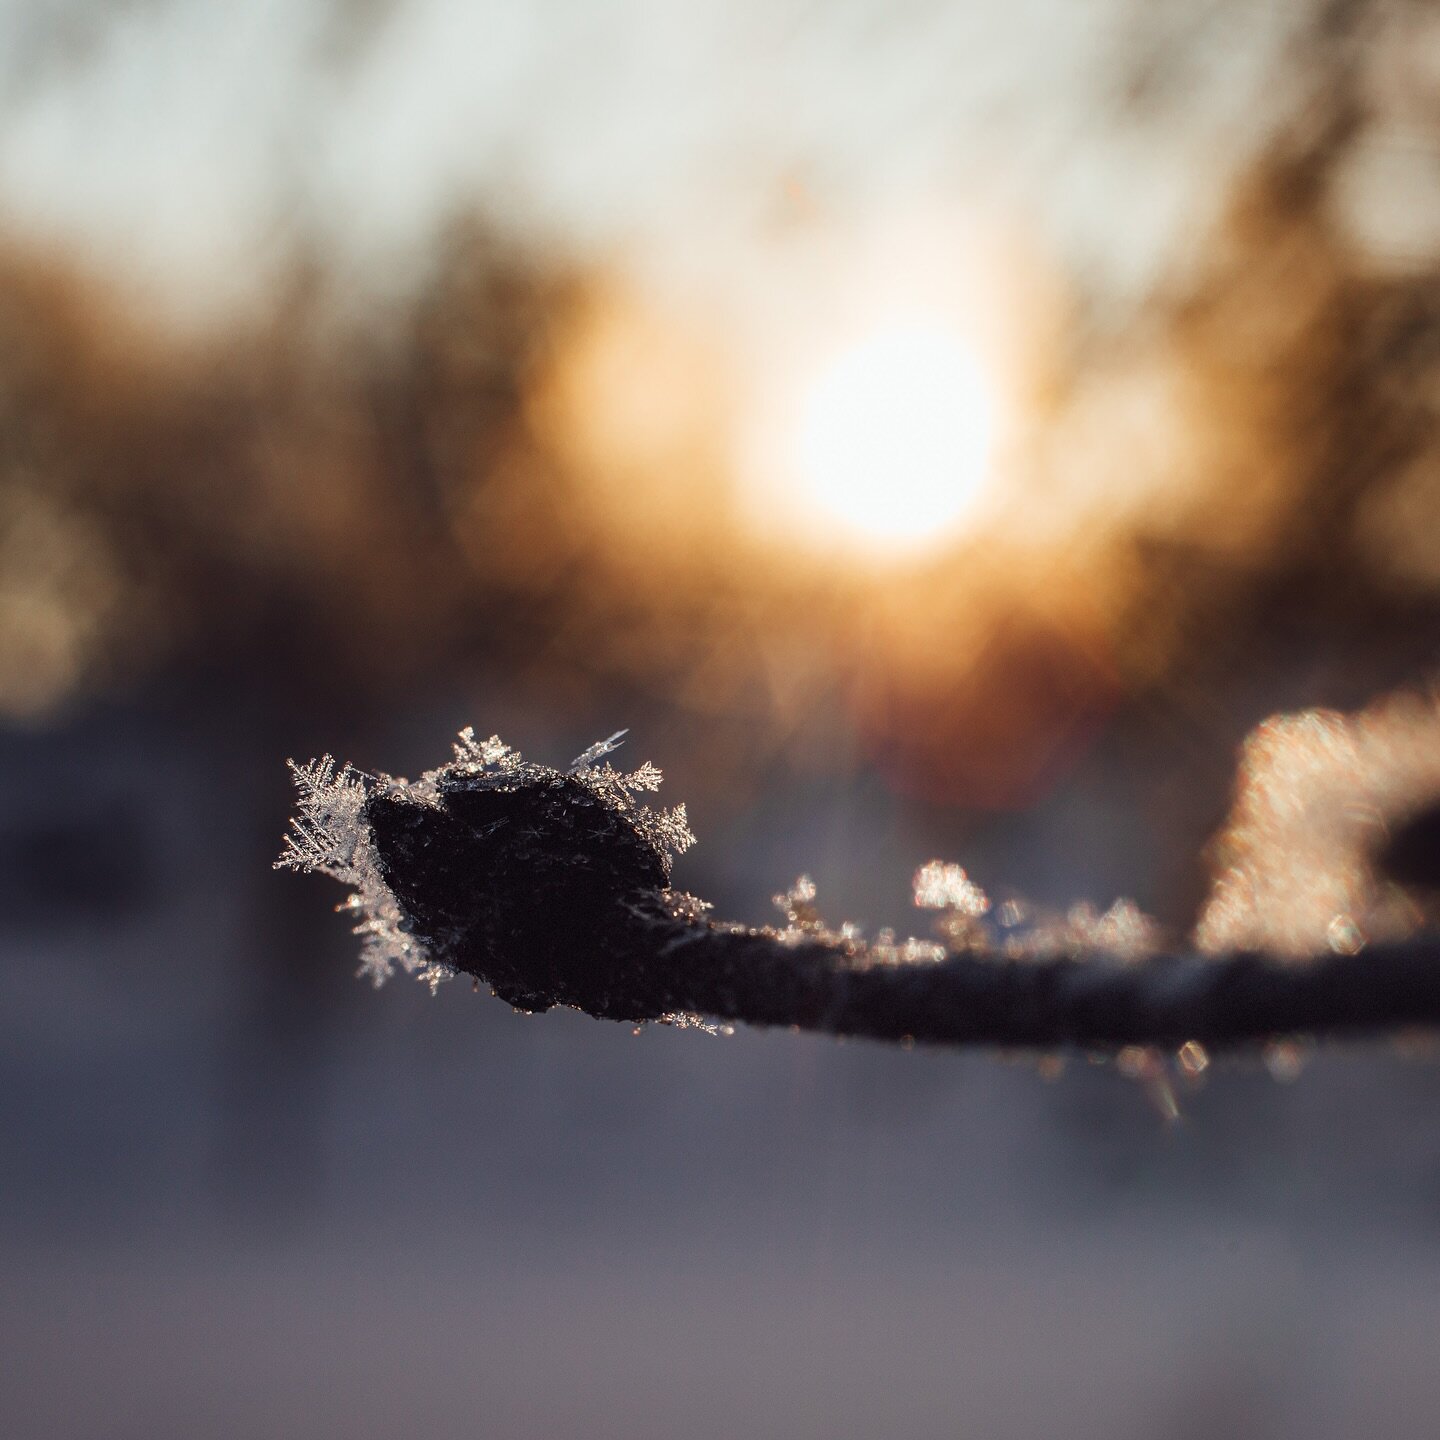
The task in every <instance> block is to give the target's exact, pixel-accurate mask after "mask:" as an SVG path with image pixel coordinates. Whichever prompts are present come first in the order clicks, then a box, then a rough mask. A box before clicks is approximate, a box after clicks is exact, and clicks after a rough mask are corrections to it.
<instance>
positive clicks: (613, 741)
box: [568, 730, 659, 775]
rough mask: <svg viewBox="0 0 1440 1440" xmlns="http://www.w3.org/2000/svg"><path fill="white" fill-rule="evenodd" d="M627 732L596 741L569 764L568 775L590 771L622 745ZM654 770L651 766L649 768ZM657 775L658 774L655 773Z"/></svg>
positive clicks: (622, 731) (617, 732) (623, 731)
mask: <svg viewBox="0 0 1440 1440" xmlns="http://www.w3.org/2000/svg"><path fill="white" fill-rule="evenodd" d="M629 733H630V732H629V731H628V730H617V731H616V732H615V733H614V734H613V735H610V736H607V737H606V738H605V739H604V740H597V741H596V742H595V743H594V744H593V745H592V746H591V747H590V748H589V749H588V750H582V751H581V752H580V754H578V755H577V756H576V757H575V758H574V759H573V760H572V761H571V762H570V767H569V771H568V773H569V774H571V775H579V774H580V773H581V772H582V771H585V770H589V769H591V768H592V767H593V766H594V764H595V762H596V761H597V760H603V759H604V758H605V757H606V756H607V755H611V754H613V753H614V752H615V751H616V750H618V749H619V748H620V747H621V746H622V745H623V744H624V743H625V737H626V736H627V735H628V734H629ZM651 768H652V769H653V768H654V767H653V766H652V767H651ZM656 774H657V775H658V774H659V772H658V771H656Z"/></svg>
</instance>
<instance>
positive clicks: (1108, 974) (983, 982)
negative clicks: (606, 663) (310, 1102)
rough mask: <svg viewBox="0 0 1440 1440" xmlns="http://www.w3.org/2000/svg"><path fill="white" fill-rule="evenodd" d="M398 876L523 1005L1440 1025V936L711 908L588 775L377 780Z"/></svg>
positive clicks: (861, 1015) (1007, 1041) (1046, 1022)
mask: <svg viewBox="0 0 1440 1440" xmlns="http://www.w3.org/2000/svg"><path fill="white" fill-rule="evenodd" d="M364 818H365V820H366V821H368V824H369V828H370V835H371V841H372V843H373V845H374V847H375V852H376V855H377V858H378V864H379V868H380V871H381V873H382V875H383V876H384V879H385V881H386V882H387V883H388V885H389V886H390V888H391V890H392V891H393V892H394V894H395V896H396V898H397V899H398V901H399V903H400V906H401V907H402V909H403V910H404V912H405V914H406V915H407V916H408V917H409V919H410V922H411V924H412V925H413V930H414V934H415V936H416V938H417V940H419V941H420V942H421V943H423V944H424V945H425V946H426V947H427V948H428V950H429V952H430V954H431V956H432V957H433V958H434V959H435V960H438V961H441V962H444V963H445V964H448V965H450V966H453V967H454V968H455V969H457V970H462V971H465V972H467V973H469V974H471V975H473V976H475V977H476V978H477V979H479V980H481V981H483V982H485V983H486V984H488V985H490V986H491V987H493V989H494V991H495V993H496V994H497V995H499V996H500V997H501V998H503V999H505V1000H507V1001H509V1002H510V1003H511V1004H512V1005H514V1006H516V1007H518V1008H521V1009H525V1010H545V1009H549V1008H550V1007H552V1006H556V1005H565V1006H573V1007H574V1008H576V1009H579V1010H583V1011H585V1012H586V1013H588V1014H590V1015H594V1016H597V1017H601V1018H604V1019H611V1020H624V1021H631V1022H635V1021H643V1020H655V1019H661V1018H665V1017H668V1016H673V1015H675V1014H684V1013H698V1014H701V1015H706V1016H710V1017H713V1018H716V1019H721V1020H733V1021H744V1022H746V1023H749V1024H752V1025H783V1026H796V1027H800V1028H802V1029H807V1030H820V1031H826V1032H830V1033H834V1034H840V1035H856V1036H869V1037H873V1038H876V1039H881V1040H900V1039H906V1038H913V1039H914V1040H916V1041H919V1042H925V1043H935V1044H983V1045H995V1046H1014V1047H1053V1046H1065V1045H1075V1046H1093V1047H1113V1046H1123V1045H1150V1044H1154V1045H1171V1044H1180V1043H1182V1042H1184V1041H1186V1040H1198V1041H1200V1042H1202V1043H1204V1044H1206V1045H1208V1046H1222V1047H1223V1046H1233V1045H1239V1044H1245V1043H1247V1042H1257V1041H1262V1040H1264V1039H1266V1038H1268V1037H1271V1036H1275V1035H1286V1034H1299V1033H1306V1034H1314V1035H1345V1034H1365V1033H1369V1034H1375V1033H1382V1032H1387V1031H1395V1030H1398V1029H1402V1028H1410V1027H1422V1026H1434V1025H1437V1024H1440V939H1437V938H1436V937H1433V936H1430V937H1423V938H1418V939H1414V940H1410V941H1407V942H1404V943H1401V944H1392V945H1374V946H1371V947H1370V948H1368V949H1365V950H1363V951H1361V952H1360V953H1358V954H1354V955H1341V954H1324V955H1321V956H1317V957H1315V958H1314V959H1313V960H1310V961H1308V962H1305V963H1278V962H1276V961H1274V960H1271V959H1267V958H1265V957H1262V956H1259V955H1251V954H1237V955H1232V956H1228V957H1223V958H1214V957H1201V956H1161V957H1156V958H1152V959H1148V960H1142V961H1135V962H1121V961H1119V960H1116V959H1112V958H1106V957H1094V956H1080V955H1071V956H1064V957H1061V958H1055V959H1045V960H1012V959H1003V958H994V957H990V956H984V955H974V954H969V953H963V954H949V955H948V956H947V957H946V958H944V959H942V960H939V961H936V962H926V961H920V962H912V963H903V964H893V963H877V962H876V960H875V958H874V952H872V951H870V950H867V949H866V948H865V947H864V946H863V945H858V944H854V943H850V942H844V941H840V940H831V939H816V938H814V937H807V936H805V935H804V934H800V933H793V932H792V933H790V934H781V933H777V932H775V931H766V930H751V929H745V928H742V927H738V926H731V925H726V924H722V923H717V922H714V921H711V920H709V919H707V918H706V917H705V915H704V913H703V907H701V906H699V905H698V904H697V902H694V901H693V899H692V898H691V897H688V896H681V895H677V894H676V893H675V892H673V891H671V890H670V889H669V888H668V881H669V860H668V856H667V855H666V854H665V853H664V851H663V850H662V849H661V848H660V847H658V846H657V845H656V844H655V842H654V840H653V839H652V838H651V837H650V836H649V835H647V834H646V833H645V831H644V829H643V827H641V826H638V825H637V824H636V823H635V821H634V817H633V812H630V811H627V810H626V809H625V808H623V807H619V806H616V805H615V804H613V803H611V801H610V800H609V799H607V798H606V796H605V795H604V793H602V792H597V790H596V789H595V788H594V787H593V786H591V785H588V784H586V783H585V781H584V779H583V777H578V778H577V777H576V776H574V775H565V774H561V773H560V772H558V771H554V770H549V769H546V768H544V767H540V766H525V767H524V769H523V771H521V772H516V773H513V774H510V775H497V774H494V773H490V772H477V771H474V770H472V771H470V772H469V773H466V772H464V771H463V770H462V769H460V768H459V767H456V768H453V769H452V770H450V771H449V772H442V774H441V779H440V783H439V785H438V787H437V788H436V790H435V792H434V793H433V794H431V795H428V796H427V797H426V799H425V802H424V803H420V802H419V801H417V799H416V798H415V796H414V794H413V793H412V791H411V790H410V789H409V788H407V787H403V786H390V787H380V788H377V789H376V790H375V791H374V792H373V793H372V794H371V795H370V796H369V797H368V799H367V800H366V803H365V811H364Z"/></svg>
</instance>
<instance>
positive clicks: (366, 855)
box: [275, 755, 450, 990]
mask: <svg viewBox="0 0 1440 1440" xmlns="http://www.w3.org/2000/svg"><path fill="white" fill-rule="evenodd" d="M288 763H289V766H290V774H291V775H292V776H293V777H294V780H295V788H296V790H297V791H298V792H299V800H298V810H297V813H296V815H295V816H294V818H293V819H292V820H291V821H290V832H289V834H287V835H286V836H285V848H284V850H283V851H282V852H281V855H280V858H279V859H278V860H277V861H276V862H275V868H276V869H277V870H301V871H311V870H318V871H320V873H321V874H322V875H330V876H332V877H333V878H334V879H336V880H339V881H341V882H342V883H343V884H346V885H350V886H352V887H353V890H352V892H351V894H350V895H349V896H348V897H347V898H346V899H345V900H344V902H343V903H341V904H340V905H338V906H337V907H336V908H337V909H338V910H341V911H343V912H346V913H348V914H350V915H352V916H354V917H355V926H354V931H355V934H357V935H359V936H361V937H362V940H361V945H360V972H359V973H360V974H362V975H368V976H369V977H370V979H371V981H372V982H373V983H374V984H376V985H383V984H384V983H385V981H386V980H388V979H389V978H390V976H391V975H392V974H393V973H394V970H395V966H396V965H399V966H400V967H401V968H402V969H403V970H405V971H406V972H407V973H409V974H414V973H415V972H416V971H420V972H421V978H422V979H424V980H427V981H428V982H429V984H430V987H431V989H432V990H433V989H434V988H435V987H436V986H437V985H438V984H439V983H440V981H441V980H443V979H446V978H448V976H449V974H450V971H449V969H448V967H446V966H443V965H439V964H436V963H434V962H432V961H431V959H430V957H429V956H428V955H427V954H426V953H425V949H424V947H423V946H421V945H420V944H419V943H418V942H416V941H415V940H414V939H413V938H412V937H411V935H410V933H409V930H410V922H409V921H408V920H407V919H406V917H405V914H404V912H403V911H402V910H401V909H400V905H399V903H398V902H397V901H396V899H395V896H394V895H393V894H392V893H391V891H390V887H389V886H388V885H387V884H386V883H385V881H384V879H383V878H382V877H381V874H380V866H379V861H378V859H377V857H376V854H375V846H374V844H373V843H372V841H371V838H370V826H369V825H368V824H367V823H366V820H365V800H366V797H367V796H368V795H369V793H370V789H369V787H370V785H371V784H382V783H386V782H384V781H370V780H369V779H368V777H366V776H363V775H361V774H360V772H359V771H357V770H355V769H354V768H353V767H352V766H350V765H345V766H342V767H341V769H339V770H338V771H337V770H336V768H335V759H334V757H333V756H331V755H323V756H321V758H320V759H319V760H311V761H310V762H309V763H308V764H306V765H300V764H297V763H296V762H295V761H294V760H291V761H289V762H288ZM390 783H395V784H403V782H399V781H396V782H390ZM407 788H413V787H407Z"/></svg>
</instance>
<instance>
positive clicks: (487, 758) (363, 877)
mask: <svg viewBox="0 0 1440 1440" xmlns="http://www.w3.org/2000/svg"><path fill="white" fill-rule="evenodd" d="M625 734H626V732H625V731H624V730H620V731H617V732H616V733H615V734H614V735H611V736H610V737H609V738H608V739H605V740H601V741H598V742H597V743H596V744H594V745H592V746H590V748H589V749H588V750H586V751H585V752H584V753H583V754H582V755H579V756H577V757H576V759H575V760H574V761H573V762H572V763H571V765H570V767H569V769H568V771H567V772H566V773H567V774H569V775H570V776H571V777H572V778H573V779H575V780H577V781H579V782H580V783H581V784H582V785H584V786H585V787H586V788H587V789H589V790H590V791H592V792H593V793H594V794H596V795H598V796H599V797H600V798H601V799H603V800H604V801H605V803H606V804H608V805H609V806H611V808H612V809H614V810H616V811H618V812H619V813H620V814H622V815H623V816H624V817H625V818H626V820H628V821H629V823H630V824H631V825H632V826H633V827H634V829H635V830H636V831H637V832H638V833H639V834H640V835H641V836H643V837H644V839H645V840H646V841H648V842H649V844H650V845H651V846H652V847H653V848H654V849H655V850H656V852H657V853H659V854H660V855H662V856H665V857H666V858H667V860H668V858H669V857H670V856H672V855H679V854H681V853H683V852H684V851H685V850H688V849H689V848H690V846H691V845H693V844H694V843H695V836H694V835H693V834H692V833H691V830H690V826H689V822H688V820H687V817H686V814H685V807H684V805H677V806H675V807H674V808H673V809H668V810H654V809H651V808H650V807H649V806H648V805H645V804H642V803H641V802H640V801H638V800H637V799H636V798H635V797H636V795H637V794H646V793H652V792H654V791H655V790H658V789H659V788H660V782H661V780H662V778H663V777H662V776H661V773H660V771H659V769H658V768H657V767H656V766H654V765H652V764H651V763H650V762H649V761H648V760H647V761H646V762H645V763H644V764H643V765H641V766H640V768H639V769H638V770H635V771H633V772H632V773H630V774H624V773H622V772H620V771H618V770H616V769H615V768H614V766H612V765H610V764H609V763H608V762H606V763H603V764H602V763H599V762H601V761H604V759H605V756H607V755H609V754H611V753H613V752H614V751H615V750H616V749H618V748H619V745H620V743H621V740H622V738H623V737H624V735H625ZM289 766H290V773H291V775H292V777H293V779H294V781H295V788H296V791H297V803H296V813H295V816H294V818H293V819H292V820H291V821H290V830H289V833H288V834H287V835H286V836H285V843H284V850H283V852H282V853H281V855H280V858H279V859H278V860H277V861H276V862H275V867H276V869H285V870H300V871H319V872H320V873H321V874H324V875H330V876H332V877H333V878H334V879H336V880H339V881H341V882H342V883H343V884H345V885H348V886H350V887H351V893H350V895H349V896H348V897H347V898H346V900H345V901H344V902H343V903H342V904H341V905H339V906H338V907H337V909H339V910H340V911H342V912H344V913H346V914H348V915H350V916H351V917H352V918H353V920H354V932H355V934H357V935H359V936H360V937H361V948H360V973H361V974H362V975H366V976H368V977H369V978H370V979H371V980H372V981H373V982H374V983H375V984H376V985H382V984H383V983H384V982H385V981H386V980H388V979H389V978H390V977H391V976H392V975H393V974H394V973H395V970H396V968H397V967H398V968H399V969H401V970H403V971H404V972H405V973H406V974H409V975H414V976H416V977H417V978H418V979H420V980H422V981H424V982H425V983H427V984H428V985H429V986H430V987H431V989H432V990H434V989H435V988H436V987H437V986H438V985H439V984H440V983H441V981H443V980H446V979H449V978H450V977H451V976H452V975H453V974H454V971H453V969H452V968H451V967H450V966H449V965H446V964H445V963H444V962H443V961H439V960H437V959H435V958H434V957H432V956H431V955H430V954H429V952H428V951H427V950H426V948H425V946H424V945H423V944H422V943H421V942H420V941H419V940H418V939H417V938H416V937H415V935H414V934H413V933H412V925H411V922H410V919H409V917H408V916H407V915H406V914H405V912H404V910H403V908H402V907H401V905H400V903H399V901H398V900H397V899H396V898H395V895H394V893H393V892H392V891H391V889H390V887H389V886H388V885H387V884H386V883H385V880H384V877H383V875H382V873H381V869H380V863H379V857H378V855H377V853H376V850H375V845H374V841H373V838H372V835H371V832H370V826H369V823H368V822H367V820H366V818H365V805H366V801H367V800H368V799H369V797H370V796H371V795H372V794H373V793H375V792H376V791H377V790H381V789H383V790H385V791H387V792H389V793H393V794H402V795H404V796H405V798H406V799H408V800H411V801H413V802H415V803H416V804H420V805H428V806H437V805H439V804H441V803H442V793H443V787H444V785H445V783H446V782H447V781H450V780H453V779H464V780H466V781H468V782H472V783H473V782H474V781H476V780H477V779H478V780H480V781H481V782H482V783H493V784H495V785H499V786H508V785H516V784H521V783H524V782H526V781H528V780H536V781H541V780H544V779H545V778H546V777H547V776H548V777H554V776H555V775H556V773H557V772H556V771H554V770H550V769H547V768H546V767H545V766H543V765H535V764H531V763H528V762H527V761H526V760H525V759H524V757H523V756H522V755H521V754H520V752H519V751H517V750H514V749H512V748H511V747H510V746H509V745H507V744H505V742H504V741H503V740H501V739H500V737H499V736H498V735H492V736H490V737H489V739H486V740H481V739H479V738H478V737H477V736H476V734H475V731H474V729H473V727H471V726H468V725H467V726H466V727H465V729H463V730H462V731H461V732H460V734H459V737H458V739H457V741H456V743H455V746H454V759H453V760H450V761H449V762H447V763H446V764H444V765H441V766H439V767H438V768H436V769H434V770H428V771H426V772H425V773H424V774H423V775H421V777H420V778H419V779H418V780H415V781H408V780H405V779H403V778H398V777H395V776H390V775H375V776H371V775H366V774H364V773H363V772H362V771H359V770H356V769H355V768H354V767H353V766H351V765H344V766H341V767H339V768H337V767H336V762H335V759H334V757H333V756H330V755H324V756H321V758H320V759H318V760H311V761H309V762H307V763H305V764H299V763H297V762H296V761H294V760H291V761H290V762H289ZM685 898H686V899H689V898H690V897H685ZM702 906H703V902H700V901H692V909H693V910H694V911H695V913H697V914H698V913H699V911H700V909H701V907H702Z"/></svg>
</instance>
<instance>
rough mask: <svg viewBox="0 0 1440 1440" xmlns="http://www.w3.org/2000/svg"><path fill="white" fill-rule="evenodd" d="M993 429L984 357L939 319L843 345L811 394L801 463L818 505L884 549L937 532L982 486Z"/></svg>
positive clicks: (955, 519) (955, 522)
mask: <svg viewBox="0 0 1440 1440" xmlns="http://www.w3.org/2000/svg"><path fill="white" fill-rule="evenodd" d="M994 429H995V405H994V399H993V396H992V394H991V391H990V386H989V384H988V383H987V377H986V375H985V372H984V369H983V367H982V365H981V363H980V360H979V357H978V356H977V355H976V353H975V352H974V350H972V349H971V348H970V346H969V345H968V344H967V343H966V341H965V340H964V338H963V337H962V336H961V335H960V334H959V333H958V332H957V331H955V330H953V329H951V328H949V327H948V326H946V325H943V324H939V323H927V322H917V323H909V324H894V325H891V326H888V327H886V328H885V329H882V330H879V331H876V332H875V333H873V334H871V335H870V336H868V337H867V338H866V339H864V340H862V341H860V342H859V343H857V344H855V345H853V346H851V347H850V348H848V349H846V350H843V351H842V352H841V353H840V354H839V355H837V356H836V357H835V358H834V359H833V360H832V361H831V362H830V364H829V365H828V366H827V367H825V368H824V369H823V370H822V371H821V372H820V374H819V375H818V376H817V377H816V379H815V381H814V383H813V384H812V385H811V387H810V389H809V391H808V392H807V393H806V395H805V397H804V400H803V403H802V409H801V415H800V425H799V429H798V432H797V435H796V463H797V469H798V472H799V478H800V481H801V483H802V485H803V486H804V489H805V499H806V502H807V505H808V507H809V508H810V509H811V510H812V513H818V514H819V515H823V516H825V517H827V518H828V519H830V520H831V521H832V522H834V524H835V525H836V526H837V527H838V528H839V529H841V530H842V531H844V532H846V533H847V534H848V535H849V537H850V538H851V539H853V540H856V541H864V542H869V543H871V544H874V545H877V546H880V547H883V548H885V549H891V550H893V549H895V548H903V549H918V548H921V547H924V546H925V545H928V544H932V543H938V542H940V541H942V540H943V539H944V538H945V537H946V536H948V535H949V534H951V533H952V532H953V531H954V530H955V529H956V528H957V527H958V526H959V525H960V524H961V522H962V521H963V519H964V517H965V513H966V511H967V510H968V509H969V508H970V506H971V505H972V504H973V502H974V501H975V499H976V498H977V496H978V494H979V492H980V491H981V489H982V487H983V485H984V482H985V478H986V472H987V470H988V468H989V463H990V452H991V446H992V442H993V438H994Z"/></svg>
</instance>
